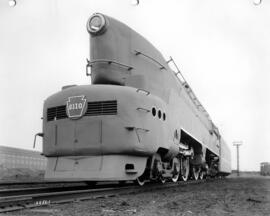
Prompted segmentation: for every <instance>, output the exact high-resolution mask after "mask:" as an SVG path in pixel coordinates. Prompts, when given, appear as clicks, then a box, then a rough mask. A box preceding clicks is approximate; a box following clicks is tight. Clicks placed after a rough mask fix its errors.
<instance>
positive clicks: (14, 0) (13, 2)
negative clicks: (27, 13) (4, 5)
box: [8, 0, 17, 7]
mask: <svg viewBox="0 0 270 216" xmlns="http://www.w3.org/2000/svg"><path fill="white" fill-rule="evenodd" d="M8 4H9V6H10V7H15V6H16V4H17V2H16V0H9V1H8Z"/></svg>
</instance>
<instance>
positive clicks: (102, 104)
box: [47, 100, 117, 121]
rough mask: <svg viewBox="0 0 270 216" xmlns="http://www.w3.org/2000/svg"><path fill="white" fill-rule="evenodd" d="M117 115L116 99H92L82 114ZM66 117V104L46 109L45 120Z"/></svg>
mask: <svg viewBox="0 0 270 216" xmlns="http://www.w3.org/2000/svg"><path fill="white" fill-rule="evenodd" d="M99 115H117V101H116V100H111V101H94V102H88V103H87V111H86V113H85V114H84V116H99ZM65 118H68V116H67V113H66V105H63V106H57V107H50V108H48V109H47V121H54V120H59V119H65Z"/></svg>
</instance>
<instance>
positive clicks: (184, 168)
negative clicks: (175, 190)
mask: <svg viewBox="0 0 270 216" xmlns="http://www.w3.org/2000/svg"><path fill="white" fill-rule="evenodd" d="M188 176H189V159H188V158H187V157H182V158H181V177H182V180H183V181H187V180H188Z"/></svg>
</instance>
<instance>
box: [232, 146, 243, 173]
mask: <svg viewBox="0 0 270 216" xmlns="http://www.w3.org/2000/svg"><path fill="white" fill-rule="evenodd" d="M242 144H243V142H242V141H234V142H233V145H234V146H236V156H237V176H239V146H240V145H242Z"/></svg>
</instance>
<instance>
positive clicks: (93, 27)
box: [87, 14, 106, 35]
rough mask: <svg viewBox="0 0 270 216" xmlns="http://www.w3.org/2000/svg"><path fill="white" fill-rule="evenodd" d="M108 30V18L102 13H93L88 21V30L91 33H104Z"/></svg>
mask: <svg viewBox="0 0 270 216" xmlns="http://www.w3.org/2000/svg"><path fill="white" fill-rule="evenodd" d="M105 30H106V20H105V17H104V16H103V15H102V14H94V15H92V16H91V17H90V18H89V20H88V22H87V31H88V32H89V33H90V34H94V35H97V34H102V33H103V32H104V31H105Z"/></svg>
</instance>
